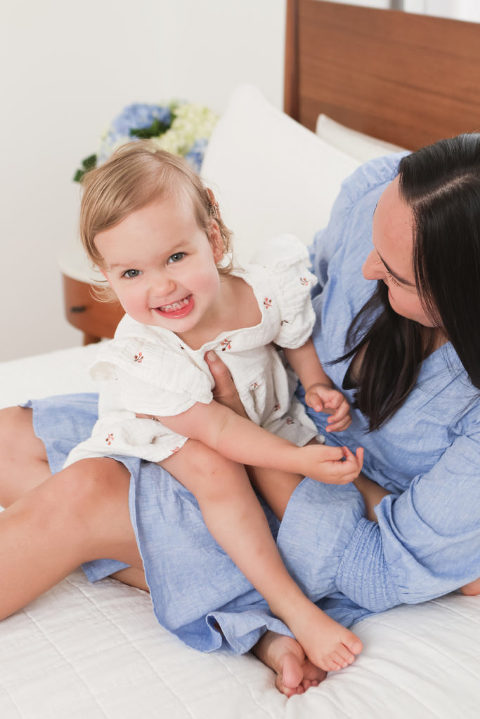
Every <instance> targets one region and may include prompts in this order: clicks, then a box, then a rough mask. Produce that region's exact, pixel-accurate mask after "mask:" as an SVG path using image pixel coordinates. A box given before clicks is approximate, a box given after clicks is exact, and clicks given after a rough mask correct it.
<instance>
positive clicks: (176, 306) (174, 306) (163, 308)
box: [155, 295, 192, 312]
mask: <svg viewBox="0 0 480 719" xmlns="http://www.w3.org/2000/svg"><path fill="white" fill-rule="evenodd" d="M191 296H192V295H188V297H184V298H183V299H182V300H177V301H176V302H171V303H170V304H168V305H160V307H156V308H155V309H158V310H160V312H174V311H175V310H180V309H181V308H182V307H185V305H188V303H189V302H190V299H191Z"/></svg>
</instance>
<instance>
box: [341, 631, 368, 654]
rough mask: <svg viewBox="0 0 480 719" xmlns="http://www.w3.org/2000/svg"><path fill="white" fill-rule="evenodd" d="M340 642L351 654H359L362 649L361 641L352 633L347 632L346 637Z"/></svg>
mask: <svg viewBox="0 0 480 719" xmlns="http://www.w3.org/2000/svg"><path fill="white" fill-rule="evenodd" d="M342 641H343V644H344V645H345V647H346V648H347V650H348V651H350V652H352V654H360V652H361V651H362V649H363V644H362V642H361V640H360V639H359V638H358V637H357V635H356V634H354V633H353V632H348V634H347V636H346V637H344V638H343V640H342Z"/></svg>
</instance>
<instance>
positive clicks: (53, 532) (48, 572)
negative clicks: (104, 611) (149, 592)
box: [0, 459, 142, 618]
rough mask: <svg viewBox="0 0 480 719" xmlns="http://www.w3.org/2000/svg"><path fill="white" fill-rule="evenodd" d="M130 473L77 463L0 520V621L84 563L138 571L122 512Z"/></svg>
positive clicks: (105, 464)
mask: <svg viewBox="0 0 480 719" xmlns="http://www.w3.org/2000/svg"><path fill="white" fill-rule="evenodd" d="M129 481H130V477H129V473H128V470H127V469H126V468H125V467H124V466H123V465H121V464H119V463H118V462H116V461H115V460H112V459H95V460H83V461H81V462H77V463H76V464H74V465H71V466H70V467H68V468H67V469H65V470H63V471H62V472H59V473H58V474H56V475H53V476H51V477H50V478H49V479H46V480H45V481H43V482H42V483H41V484H39V485H38V486H37V487H35V488H34V489H31V490H30V491H29V492H27V493H26V494H24V495H23V497H21V498H20V499H19V500H17V501H16V502H14V503H13V504H11V505H10V507H9V508H8V509H6V510H5V511H4V512H2V513H1V514H0V576H1V577H2V582H3V585H4V586H5V587H8V591H5V592H1V593H0V618H4V617H6V616H8V615H9V614H12V613H13V612H15V611H16V610H18V609H20V608H21V607H23V606H25V605H26V604H28V602H30V601H31V600H32V599H34V598H36V597H38V596H39V595H40V594H42V593H43V592H45V591H46V590H47V589H49V588H50V587H52V586H54V585H55V584H57V583H58V582H59V581H60V580H61V579H63V578H64V577H65V576H67V574H69V573H70V572H71V571H73V570H74V569H75V568H76V567H78V566H79V565H80V564H82V563H83V562H85V561H90V560H92V559H99V558H102V557H110V558H111V559H118V560H119V561H122V562H125V563H127V564H130V565H131V566H132V567H133V568H136V569H139V568H141V567H142V563H141V559H140V556H139V553H138V549H137V545H136V541H135V535H134V531H133V527H132V525H131V522H130V516H129V509H128V488H129Z"/></svg>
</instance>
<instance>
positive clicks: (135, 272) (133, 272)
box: [122, 270, 140, 280]
mask: <svg viewBox="0 0 480 719" xmlns="http://www.w3.org/2000/svg"><path fill="white" fill-rule="evenodd" d="M139 274H140V270H125V272H124V273H123V275H122V277H126V278H127V280H133V278H134V277H138V275H139Z"/></svg>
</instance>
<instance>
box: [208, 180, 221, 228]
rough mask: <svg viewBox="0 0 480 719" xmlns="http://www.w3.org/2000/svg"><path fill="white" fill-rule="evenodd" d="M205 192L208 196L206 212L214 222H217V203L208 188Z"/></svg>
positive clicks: (218, 210) (218, 209) (218, 213)
mask: <svg viewBox="0 0 480 719" xmlns="http://www.w3.org/2000/svg"><path fill="white" fill-rule="evenodd" d="M206 190H207V195H208V212H209V214H210V215H211V216H212V217H213V218H214V219H215V220H219V219H220V208H219V206H218V202H217V201H216V199H215V195H214V194H213V192H212V191H211V189H210V188H209V187H207V188H206Z"/></svg>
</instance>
